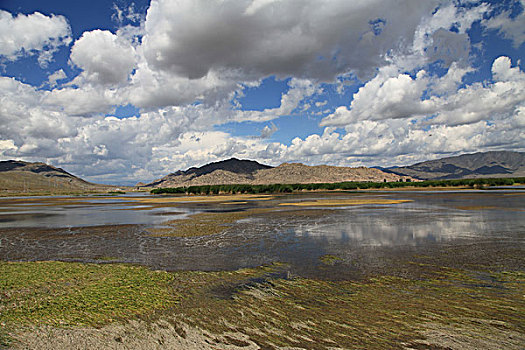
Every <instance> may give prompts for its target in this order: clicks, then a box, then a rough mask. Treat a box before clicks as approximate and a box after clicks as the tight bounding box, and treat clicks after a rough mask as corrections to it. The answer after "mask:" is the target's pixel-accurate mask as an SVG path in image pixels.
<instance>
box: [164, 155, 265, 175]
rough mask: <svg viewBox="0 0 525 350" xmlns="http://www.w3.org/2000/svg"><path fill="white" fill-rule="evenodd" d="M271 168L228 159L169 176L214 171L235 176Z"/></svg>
mask: <svg viewBox="0 0 525 350" xmlns="http://www.w3.org/2000/svg"><path fill="white" fill-rule="evenodd" d="M271 168H273V167H272V166H269V165H265V164H260V163H258V162H256V161H255V160H247V159H237V158H230V159H225V160H220V161H218V162H212V163H208V164H206V165H203V166H201V167H192V168H189V169H188V170H179V171H177V172H175V173H173V174H170V175H186V176H187V175H194V176H202V175H206V174H209V173H212V172H214V171H215V170H224V171H229V172H232V173H235V174H253V173H254V172H256V171H257V170H262V169H271Z"/></svg>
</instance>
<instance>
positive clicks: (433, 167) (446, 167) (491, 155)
mask: <svg viewBox="0 0 525 350" xmlns="http://www.w3.org/2000/svg"><path fill="white" fill-rule="evenodd" d="M384 171H388V172H391V173H394V174H398V175H408V176H413V177H416V178H419V179H423V180H442V179H443V180H444V179H461V178H476V177H522V176H525V153H523V152H512V151H490V152H477V153H470V154H462V155H459V156H454V157H446V158H441V159H435V160H427V161H424V162H419V163H416V164H413V165H410V166H404V167H398V168H389V169H384Z"/></svg>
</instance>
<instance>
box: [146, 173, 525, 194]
mask: <svg viewBox="0 0 525 350" xmlns="http://www.w3.org/2000/svg"><path fill="white" fill-rule="evenodd" d="M515 184H525V178H523V177H520V178H496V179H491V178H481V179H461V180H431V181H418V182H339V183H312V184H273V185H249V184H238V185H202V186H189V187H169V188H155V189H153V190H151V191H150V192H151V193H152V194H206V195H208V194H222V193H225V194H237V193H247V194H258V193H291V192H296V191H319V190H326V191H333V190H342V191H344V190H367V189H381V188H385V189H388V188H432V187H471V188H483V187H487V186H512V185H515Z"/></svg>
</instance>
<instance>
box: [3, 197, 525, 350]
mask: <svg viewBox="0 0 525 350" xmlns="http://www.w3.org/2000/svg"><path fill="white" fill-rule="evenodd" d="M524 204H525V191H524V190H523V189H507V188H500V189H497V190H490V191H487V190H463V191H399V192H396V191H392V192H386V191H385V192H365V191H359V192H305V193H294V194H278V195H229V196H226V195H222V196H153V195H149V194H140V193H139V194H132V195H129V194H122V195H116V196H85V197H65V196H64V197H36V198H35V197H26V198H21V197H20V198H1V199H0V259H1V262H0V272H1V273H2V276H4V278H3V280H2V282H0V283H1V284H0V322H1V324H2V328H3V331H0V340H1V343H2V344H4V345H1V346H4V347H13V348H42V349H44V348H75V346H76V348H79V349H81V348H89V347H98V348H122V349H124V348H145V349H146V348H163V347H167V348H181V349H184V348H189V349H191V348H195V349H197V348H202V349H207V348H216V349H241V348H242V349H274V348H275V349H277V348H297V349H334V348H344V349H346V348H367V349H369V348H377V349H384V348H400V349H402V348H413V349H448V348H450V349H475V348H494V349H497V348H501V347H502V345H503V347H504V348H511V349H512V348H516V349H520V348H523V344H525V325H524V323H523V321H522V320H523V319H525V301H524V299H523V295H524V294H525V286H524V283H525V264H524V256H525V254H524V248H525V244H524V243H525V215H523V214H524V211H525V205H524ZM103 276H104V278H102V277H103ZM132 301H133V302H132ZM152 344H153V345H152Z"/></svg>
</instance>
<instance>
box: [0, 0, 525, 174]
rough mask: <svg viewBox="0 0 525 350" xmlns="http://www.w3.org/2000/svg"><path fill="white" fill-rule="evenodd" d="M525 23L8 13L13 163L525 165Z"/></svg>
mask: <svg viewBox="0 0 525 350" xmlns="http://www.w3.org/2000/svg"><path fill="white" fill-rule="evenodd" d="M524 5H525V2H524V1H519V0H514V1H510V0H508V1H439V0H429V1H423V2H422V1H419V0H401V1H379V0H370V1H367V2H366V3H363V4H360V3H357V2H351V1H347V0H333V1H329V2H325V1H323V2H322V1H319V0H304V1H300V2H297V1H288V0H224V1H205V0H191V1H190V0H179V1H174V0H152V1H146V0H142V1H125V0H116V1H113V2H112V1H101V0H97V1H89V2H83V1H75V2H70V1H59V0H50V1H31V0H2V1H0V123H1V125H2V128H1V129H0V160H5V159H23V160H28V161H44V162H48V163H51V164H53V165H56V166H60V167H63V168H65V169H66V170H68V171H71V172H73V173H75V174H77V175H80V176H83V177H85V178H86V179H88V180H91V181H97V182H104V183H115V184H133V183H135V182H138V181H149V180H153V179H155V178H159V177H161V176H163V175H166V174H167V173H170V172H173V171H176V170H179V169H186V168H188V167H191V166H199V165H203V164H206V163H208V162H211V161H217V160H221V159H227V158H230V157H237V158H243V159H255V160H258V161H260V162H262V163H266V164H271V165H278V164H280V163H283V162H301V163H305V164H310V165H317V164H330V165H339V166H392V165H406V164H412V163H415V162H418V161H423V160H427V159H435V158H440V157H443V156H450V155H457V154H462V153H473V152H478V151H490V150H514V151H524V150H525V137H524V136H523V135H524V134H525V133H524V128H525V101H524V100H525V97H524V96H525V73H524V64H525V62H524V61H523V58H524V52H525V46H524V41H525V13H524Z"/></svg>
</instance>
